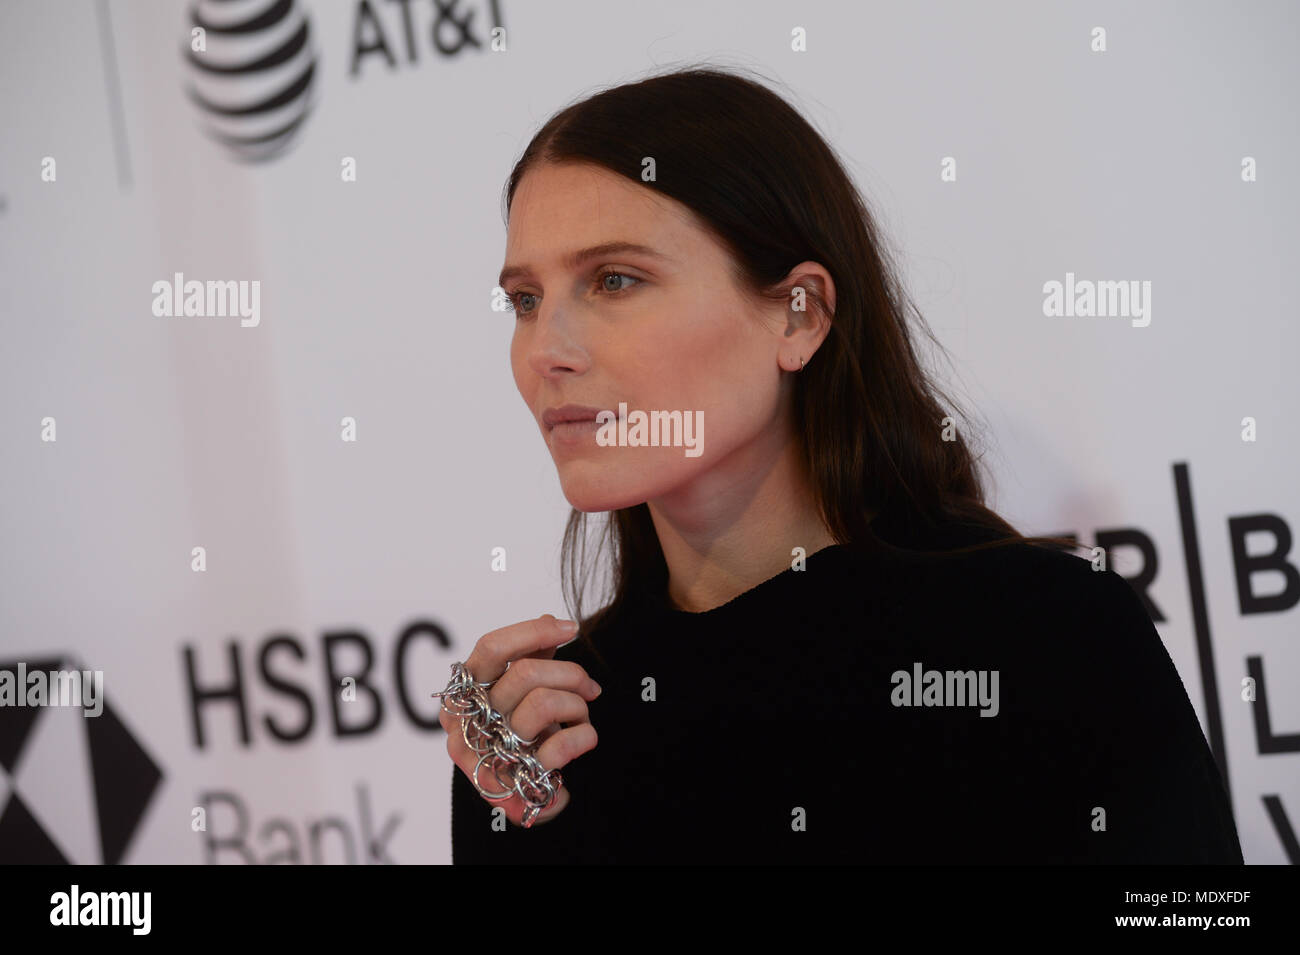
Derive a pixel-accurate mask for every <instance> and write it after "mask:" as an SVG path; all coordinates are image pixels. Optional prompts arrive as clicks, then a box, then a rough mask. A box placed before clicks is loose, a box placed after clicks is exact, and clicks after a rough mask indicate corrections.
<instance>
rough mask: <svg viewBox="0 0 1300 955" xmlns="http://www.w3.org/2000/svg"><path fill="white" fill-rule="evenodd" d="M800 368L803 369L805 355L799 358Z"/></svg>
mask: <svg viewBox="0 0 1300 955" xmlns="http://www.w3.org/2000/svg"><path fill="white" fill-rule="evenodd" d="M799 370H800V371H803V357H802V356H801V357H800V358H799Z"/></svg>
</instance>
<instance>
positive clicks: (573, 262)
mask: <svg viewBox="0 0 1300 955" xmlns="http://www.w3.org/2000/svg"><path fill="white" fill-rule="evenodd" d="M625 253H629V254H632V255H644V256H647V257H648V258H652V259H660V260H662V261H664V262H671V261H673V259H672V258H671V257H670V256H667V255H665V254H664V253H662V252H660V251H659V250H658V249H652V248H651V247H650V246H648V245H641V244H640V243H637V242H621V241H615V242H602V243H601V244H600V245H593V246H590V247H588V248H586V249H579V250H578V251H576V252H570V253H569V254H568V255H566V256H565V257H564V265H565V267H566V268H569V269H576V268H577V267H578V266H580V265H582V263H584V262H587V261H589V260H591V259H599V258H603V257H604V256H607V255H620V254H625ZM528 274H530V270H529V269H528V268H527V267H526V266H523V265H507V266H506V267H505V268H504V269H502V270H501V275H500V276H499V277H498V278H497V284H498V285H500V286H504V285H505V284H506V282H507V281H508V280H509V279H512V278H515V277H517V276H523V275H528Z"/></svg>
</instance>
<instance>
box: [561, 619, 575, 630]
mask: <svg viewBox="0 0 1300 955" xmlns="http://www.w3.org/2000/svg"><path fill="white" fill-rule="evenodd" d="M558 623H559V625H560V629H561V630H563V631H564V632H565V633H577V632H578V623H577V621H576V620H560V621H558Z"/></svg>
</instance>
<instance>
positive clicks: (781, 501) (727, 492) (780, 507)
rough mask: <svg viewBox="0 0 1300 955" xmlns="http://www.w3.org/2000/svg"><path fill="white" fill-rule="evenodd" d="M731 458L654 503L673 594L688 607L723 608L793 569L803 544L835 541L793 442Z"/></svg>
mask: <svg viewBox="0 0 1300 955" xmlns="http://www.w3.org/2000/svg"><path fill="white" fill-rule="evenodd" d="M731 458H734V460H732V459H728V460H724V461H722V462H720V463H719V464H718V465H717V466H715V467H714V468H711V469H710V470H709V471H708V472H707V473H706V474H704V475H701V476H700V477H699V478H697V479H696V480H695V481H693V482H691V484H690V485H689V486H688V487H686V488H684V489H681V490H679V491H675V492H674V493H673V494H671V495H666V496H664V497H662V498H658V499H655V500H652V501H650V502H648V503H649V509H650V515H651V518H652V519H653V521H654V525H655V531H656V533H657V534H658V536H659V545H660V547H661V548H662V549H663V552H664V560H665V562H666V563H667V565H668V599H669V601H670V602H671V603H672V605H673V606H674V607H676V608H678V609H680V610H685V611H687V612H689V613H702V612H704V611H706V610H712V609H713V608H714V607H719V606H721V605H722V604H725V603H726V602H727V601H729V600H731V599H732V598H734V597H737V596H739V595H740V594H743V593H745V592H746V591H747V590H750V589H752V588H754V587H756V586H758V585H759V584H761V583H762V582H763V581H765V580H768V579H769V578H771V577H774V576H776V575H777V574H779V573H782V572H783V571H785V570H788V569H789V568H790V565H791V563H792V561H793V559H794V553H793V552H794V549H795V548H796V547H799V548H802V549H803V553H804V555H805V556H810V555H812V554H815V553H816V552H817V551H819V550H821V549H823V548H824V547H828V546H830V545H831V544H834V543H836V541H835V538H834V537H833V536H832V534H831V533H830V531H829V530H828V529H827V528H826V525H825V523H824V522H823V521H822V519H821V516H820V514H819V513H818V511H817V507H816V505H815V503H814V501H813V496H812V491H811V488H810V486H809V484H808V482H807V480H806V478H805V477H804V475H803V474H802V471H801V468H800V467H799V462H798V459H797V457H796V454H795V451H794V445H793V442H787V443H785V444H784V446H783V447H781V448H779V449H775V451H774V452H773V453H772V454H771V455H770V457H769V458H768V459H767V460H766V461H763V460H762V451H761V449H755V448H746V449H743V450H742V451H741V452H738V453H737V454H735V455H732V456H731ZM756 458H757V460H756ZM764 465H765V466H764Z"/></svg>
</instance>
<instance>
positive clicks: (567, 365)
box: [527, 299, 591, 378]
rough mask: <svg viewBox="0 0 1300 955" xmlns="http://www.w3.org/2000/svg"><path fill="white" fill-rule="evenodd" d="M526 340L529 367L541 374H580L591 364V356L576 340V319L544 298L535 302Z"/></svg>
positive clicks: (544, 375) (553, 375)
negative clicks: (568, 316)
mask: <svg viewBox="0 0 1300 955" xmlns="http://www.w3.org/2000/svg"><path fill="white" fill-rule="evenodd" d="M537 312H538V314H537V317H536V318H534V319H533V325H532V329H531V331H532V334H531V337H530V340H529V342H528V346H527V349H528V356H527V357H528V367H529V368H531V369H532V370H533V372H534V373H536V374H537V375H540V376H541V377H543V378H551V377H555V376H558V375H564V374H580V373H582V372H584V371H586V370H587V369H588V368H589V367H591V356H590V355H588V354H587V350H586V349H585V348H584V347H582V345H581V344H580V342H579V335H578V334H577V333H578V328H577V327H576V325H577V323H575V322H570V321H569V320H568V318H567V317H566V316H565V315H564V310H563V309H561V308H558V307H548V306H547V305H546V302H545V299H543V301H542V302H541V303H539V304H538V306H537Z"/></svg>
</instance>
